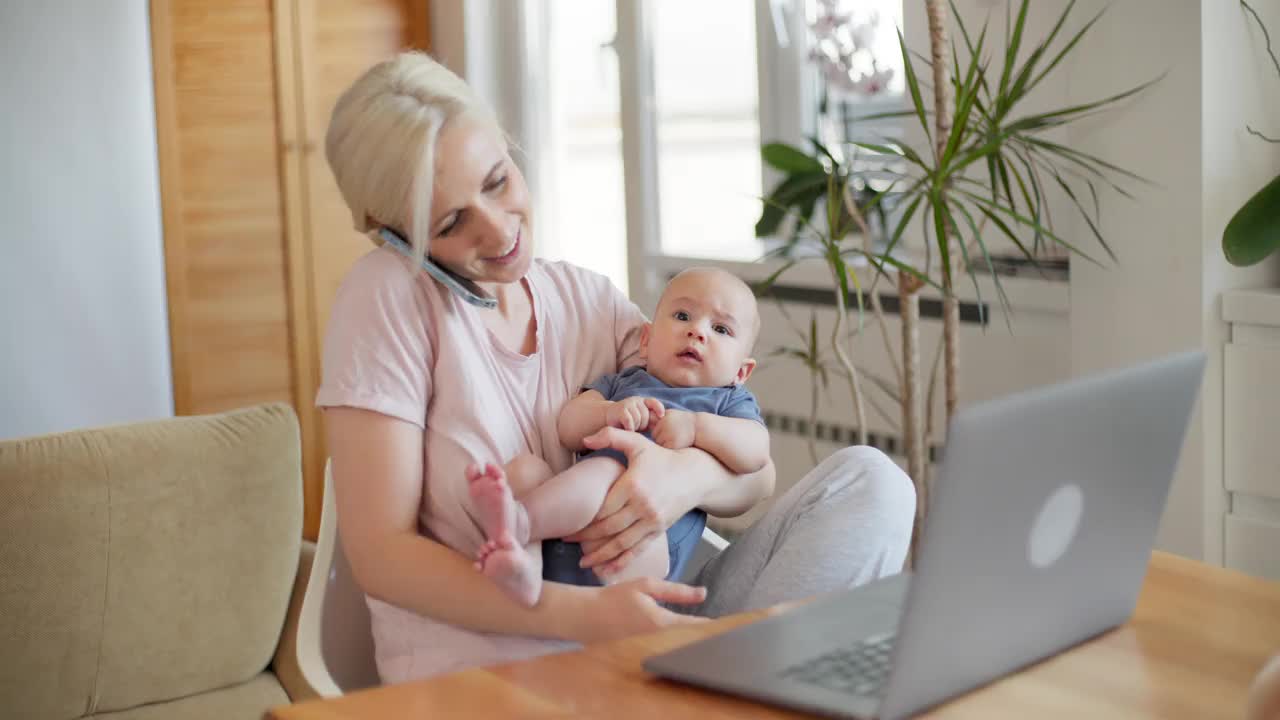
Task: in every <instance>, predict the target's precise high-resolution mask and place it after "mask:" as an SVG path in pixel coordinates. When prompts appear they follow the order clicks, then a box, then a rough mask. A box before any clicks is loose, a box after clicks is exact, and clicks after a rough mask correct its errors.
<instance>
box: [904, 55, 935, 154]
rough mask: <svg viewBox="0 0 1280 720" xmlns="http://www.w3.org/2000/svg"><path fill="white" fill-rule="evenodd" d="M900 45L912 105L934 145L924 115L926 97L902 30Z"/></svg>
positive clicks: (926, 136) (926, 134) (931, 144)
mask: <svg viewBox="0 0 1280 720" xmlns="http://www.w3.org/2000/svg"><path fill="white" fill-rule="evenodd" d="M898 47H899V48H900V49H901V50H902V66H903V70H904V72H905V74H906V76H907V89H908V90H909V91H910V92H911V105H912V107H913V108H915V111H916V117H917V118H918V119H919V120H920V127H921V128H923V129H924V136H925V138H927V139H928V140H929V146H930V147H932V146H933V133H932V131H930V130H929V121H928V120H927V119H926V118H925V115H924V98H923V97H922V96H921V95H920V80H919V79H918V78H917V77H916V68H915V66H914V65H913V64H912V63H911V53H909V52H907V40H906V38H904V37H903V36H902V31H901V30H899V31H898Z"/></svg>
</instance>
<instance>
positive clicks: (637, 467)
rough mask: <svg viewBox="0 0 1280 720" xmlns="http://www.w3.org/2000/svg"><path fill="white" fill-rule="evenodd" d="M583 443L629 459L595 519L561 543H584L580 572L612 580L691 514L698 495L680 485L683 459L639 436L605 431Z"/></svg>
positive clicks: (688, 486) (684, 474)
mask: <svg viewBox="0 0 1280 720" xmlns="http://www.w3.org/2000/svg"><path fill="white" fill-rule="evenodd" d="M582 442H583V444H584V445H586V446H587V447H588V448H591V449H592V450H599V449H601V448H606V447H607V448H613V449H614V450H617V451H619V452H621V453H623V454H624V455H626V456H627V470H626V471H625V472H623V473H622V477H620V478H618V480H617V481H616V482H615V483H614V484H613V487H612V488H611V489H610V490H609V494H608V495H606V496H605V499H604V502H603V503H602V504H601V506H600V511H599V512H598V513H596V519H595V520H594V521H592V523H591V524H590V525H588V526H587V527H585V528H583V529H582V531H580V532H578V533H575V534H574V535H571V536H569V537H567V538H565V540H567V541H569V542H581V543H583V550H584V552H585V553H586V554H585V555H583V558H582V567H585V568H596V569H597V572H599V573H601V574H603V575H610V574H612V573H615V572H617V571H619V570H621V569H622V568H624V567H626V566H627V564H628V563H630V562H631V560H632V559H633V558H634V557H635V556H636V555H637V554H639V552H640V551H641V550H643V549H644V546H645V545H646V544H648V543H649V542H652V541H654V540H656V539H657V538H659V537H660V536H661V535H662V534H663V533H665V532H666V529H667V528H668V527H670V526H671V525H672V524H674V523H675V521H676V520H677V519H679V518H680V517H681V516H682V515H684V514H685V513H687V512H689V511H690V510H692V509H693V508H694V507H695V506H696V505H697V504H698V496H697V492H698V491H697V487H696V483H691V482H687V481H686V480H684V479H683V478H687V475H688V473H687V470H688V467H687V465H685V464H684V461H685V459H684V457H683V456H682V455H681V454H679V453H676V452H674V451H672V450H668V449H666V448H664V447H662V446H660V445H656V444H654V443H653V442H652V441H650V440H649V439H648V438H646V437H645V436H643V435H640V434H638V433H634V432H627V431H625V430H619V429H618V428H604V429H602V430H601V431H599V432H597V433H596V434H594V435H591V436H589V437H587V438H585V439H584V440H583V441H582ZM676 479H681V480H680V481H679V482H676V481H674V480H676Z"/></svg>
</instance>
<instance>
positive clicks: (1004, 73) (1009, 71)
mask: <svg viewBox="0 0 1280 720" xmlns="http://www.w3.org/2000/svg"><path fill="white" fill-rule="evenodd" d="M1028 6H1029V3H1028V0H1022V4H1021V5H1020V6H1019V7H1018V20H1017V22H1016V24H1015V25H1014V26H1013V37H1012V38H1010V40H1009V41H1008V42H1007V43H1005V49H1004V68H1003V69H1002V70H1001V72H1000V85H999V88H1000V91H999V95H998V96H999V97H1000V98H1007V97H1008V96H1009V78H1010V77H1012V75H1013V68H1014V64H1015V63H1016V62H1017V61H1018V50H1019V49H1021V46H1022V31H1023V29H1024V28H1026V26H1027V9H1028ZM1008 109H1009V108H1008V107H1007V106H1006V105H1004V104H1003V103H997V105H996V114H997V115H1003V114H1004V112H1005V111H1007V110H1008Z"/></svg>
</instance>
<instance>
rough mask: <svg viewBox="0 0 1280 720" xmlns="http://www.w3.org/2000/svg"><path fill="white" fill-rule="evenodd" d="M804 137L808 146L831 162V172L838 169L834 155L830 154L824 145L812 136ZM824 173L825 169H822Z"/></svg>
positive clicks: (838, 163)
mask: <svg viewBox="0 0 1280 720" xmlns="http://www.w3.org/2000/svg"><path fill="white" fill-rule="evenodd" d="M804 137H805V139H806V140H808V141H809V144H810V145H812V146H813V149H814V150H816V151H818V152H819V153H822V155H823V156H824V157H826V158H827V160H829V161H830V162H831V169H832V170H833V171H835V170H838V169H839V167H840V161H839V160H837V159H836V156H835V155H832V154H831V151H830V150H829V149H827V146H826V145H823V144H822V142H821V141H820V140H818V138H816V137H814V136H813V135H805V136H804ZM819 164H821V163H819ZM824 172H825V169H824Z"/></svg>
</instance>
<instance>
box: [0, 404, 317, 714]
mask: <svg viewBox="0 0 1280 720" xmlns="http://www.w3.org/2000/svg"><path fill="white" fill-rule="evenodd" d="M298 447H299V439H298V427H297V421H296V419H295V417H294V415H293V411H292V410H291V409H290V408H289V407H288V406H287V405H283V404H274V405H264V406H258V407H254V408H248V409H245V410H238V411H233V412H228V413H224V414H220V415H209V416H201V417H186V418H175V419H169V420H162V421H158V422H150V423H139V424H134V425H122V426H116V427H108V428H100V429H93V430H81V431H75V432H69V433H62V434H58V435H49V436H43V437H35V438H28V439H23V440H11V441H5V442H0V578H3V579H4V581H3V582H2V583H0V647H4V648H5V655H6V657H7V658H8V660H9V661H8V662H0V707H4V708H6V710H7V711H10V712H13V713H14V715H15V717H47V718H53V719H62V718H75V717H80V716H83V715H86V714H92V713H95V712H109V711H114V710H123V709H127V708H133V707H135V706H139V705H143V704H147V703H158V702H164V701H169V700H173V699H175V698H184V697H187V696H190V695H194V694H197V693H202V692H206V691H210V690H215V689H218V688H228V687H230V686H233V685H237V684H240V683H245V682H247V681H250V680H253V679H254V678H255V677H256V676H258V675H259V674H260V673H262V672H263V670H264V669H266V668H267V665H268V663H269V662H270V660H271V657H272V653H273V651H274V650H275V648H276V645H277V642H278V640H279V638H280V634H281V628H282V626H283V623H284V618H285V610H286V608H287V606H288V603H289V596H290V591H291V589H292V585H293V578H294V575H295V573H296V571H297V563H298V558H299V545H300V543H301V536H302V497H301V479H300V478H301V470H300V457H299V450H298ZM271 681H272V682H273V683H274V682H275V680H274V678H272V679H271ZM255 687H256V686H255ZM275 688H276V690H277V691H278V690H279V685H278V683H277V684H276V685H275ZM246 692H248V691H247V690H246Z"/></svg>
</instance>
